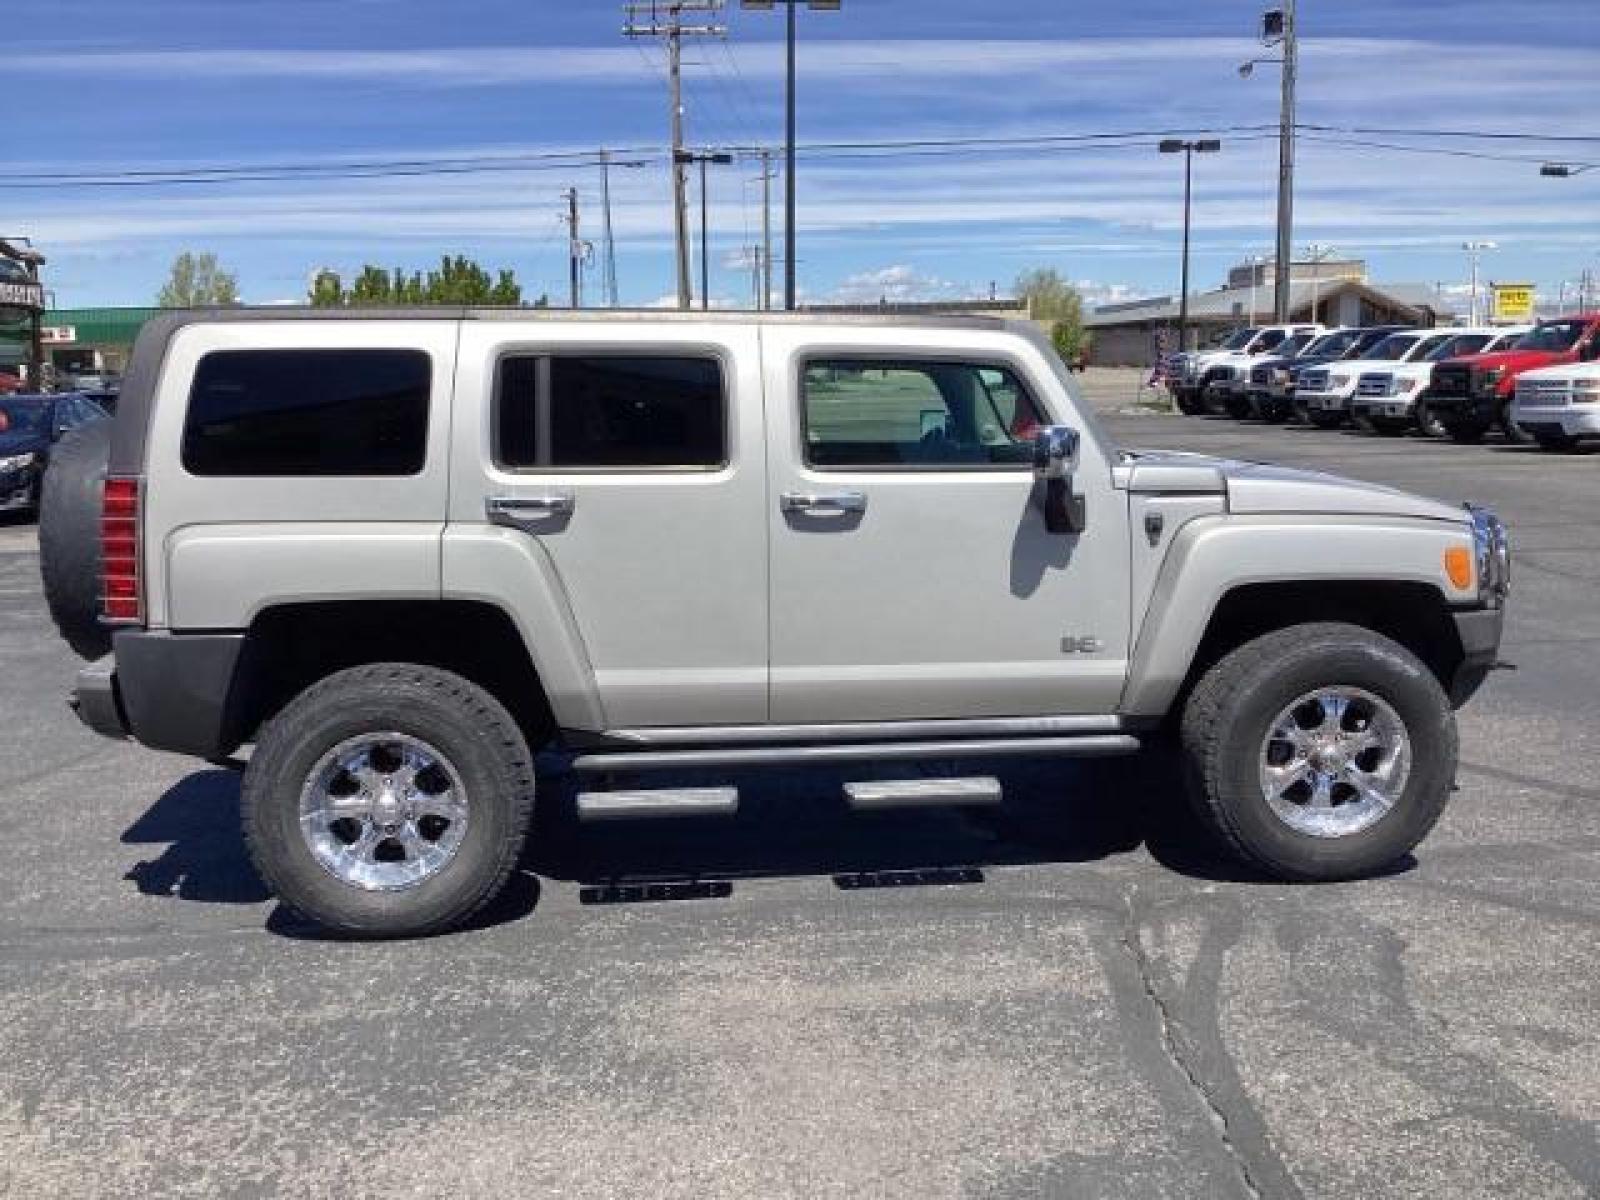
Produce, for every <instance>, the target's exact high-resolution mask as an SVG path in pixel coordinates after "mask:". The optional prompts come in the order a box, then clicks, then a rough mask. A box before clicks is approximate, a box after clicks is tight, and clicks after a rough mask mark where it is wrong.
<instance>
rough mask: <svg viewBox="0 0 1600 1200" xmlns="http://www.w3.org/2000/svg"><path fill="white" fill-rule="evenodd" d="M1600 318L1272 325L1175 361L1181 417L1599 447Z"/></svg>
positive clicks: (1171, 384)
mask: <svg viewBox="0 0 1600 1200" xmlns="http://www.w3.org/2000/svg"><path fill="white" fill-rule="evenodd" d="M1597 360H1600V313H1587V314H1579V315H1574V316H1564V317H1559V318H1555V319H1552V320H1545V321H1540V322H1538V323H1537V324H1534V325H1521V326H1511V327H1508V326H1482V327H1465V328H1463V327H1459V326H1457V327H1451V328H1441V329H1416V328H1407V327H1401V326H1373V327H1365V328H1351V329H1327V328H1324V327H1323V326H1320V325H1305V324H1301V325H1268V326H1262V327H1252V328H1248V329H1241V330H1239V331H1237V332H1235V333H1234V334H1233V335H1231V336H1230V337H1229V338H1228V339H1227V340H1226V341H1224V342H1223V343H1222V344H1221V345H1220V346H1218V347H1216V348H1214V349H1210V350H1205V351H1199V352H1192V353H1187V354H1180V355H1174V356H1172V357H1171V358H1169V359H1168V360H1167V361H1166V362H1165V363H1164V364H1163V372H1162V373H1163V376H1164V378H1165V380H1166V383H1167V387H1168V388H1169V390H1170V391H1171V393H1172V397H1173V402H1174V404H1175V406H1176V407H1177V408H1178V410H1179V411H1180V412H1183V413H1186V414H1189V415H1191V416H1192V415H1199V414H1203V413H1226V414H1227V415H1229V416H1232V417H1234V418H1236V419H1239V420H1244V419H1255V420H1261V421H1267V422H1272V423H1281V422H1285V421H1290V420H1295V421H1300V422H1303V423H1306V424H1309V425H1314V426H1316V427H1317V428H1319V429H1334V428H1338V427H1340V426H1344V425H1350V424H1354V425H1356V426H1357V427H1359V428H1362V429H1364V430H1366V431H1368V432H1371V433H1378V434H1386V435H1396V434H1402V433H1406V432H1411V431H1415V432H1418V433H1420V434H1423V435H1425V436H1428V437H1441V438H1449V439H1451V440H1454V441H1457V442H1462V443H1472V442H1479V441H1482V440H1483V438H1484V437H1485V436H1486V435H1488V434H1489V433H1490V432H1492V431H1498V432H1499V433H1500V434H1501V436H1502V437H1504V438H1505V439H1506V440H1507V441H1510V442H1515V443H1526V444H1533V443H1537V444H1538V445H1539V446H1540V447H1541V448H1543V449H1546V450H1570V449H1572V448H1574V447H1575V446H1577V445H1578V444H1579V443H1580V442H1581V441H1583V440H1585V439H1590V438H1600V361H1597Z"/></svg>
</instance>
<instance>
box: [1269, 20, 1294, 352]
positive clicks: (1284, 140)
mask: <svg viewBox="0 0 1600 1200" xmlns="http://www.w3.org/2000/svg"><path fill="white" fill-rule="evenodd" d="M1294 5H1295V0H1284V5H1283V9H1282V11H1281V20H1282V22H1283V31H1282V37H1283V100H1282V104H1281V106H1280V110H1279V113H1278V262H1277V265H1276V267H1275V268H1274V270H1273V274H1272V302H1273V303H1272V318H1273V320H1274V321H1276V322H1277V323H1278V324H1279V325H1282V324H1284V323H1285V322H1287V321H1288V320H1289V290H1290V287H1289V285H1290V283H1291V281H1292V280H1293V268H1294V89H1295V75H1296V73H1297V72H1298V71H1299V67H1300V62H1299V59H1300V44H1299V38H1298V37H1297V35H1296V32H1295V11H1294ZM1271 25H1272V20H1271V14H1268V19H1267V26H1268V28H1269V29H1270V28H1271Z"/></svg>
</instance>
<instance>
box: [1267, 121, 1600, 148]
mask: <svg viewBox="0 0 1600 1200" xmlns="http://www.w3.org/2000/svg"><path fill="white" fill-rule="evenodd" d="M1295 128H1297V129H1303V130H1309V131H1311V132H1313V133H1357V134H1372V135H1375V136H1377V137H1418V138H1477V139H1482V140H1484V141H1517V142H1590V143H1595V144H1600V136H1596V135H1591V134H1573V133H1523V132H1520V131H1516V130H1498V129H1497V130H1487V129H1398V128H1385V127H1379V126H1370V125H1307V124H1299V125H1296V126H1295Z"/></svg>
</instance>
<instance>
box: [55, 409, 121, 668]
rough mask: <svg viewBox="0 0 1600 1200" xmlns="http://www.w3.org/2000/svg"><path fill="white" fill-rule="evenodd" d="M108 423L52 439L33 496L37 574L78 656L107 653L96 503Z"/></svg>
mask: <svg viewBox="0 0 1600 1200" xmlns="http://www.w3.org/2000/svg"><path fill="white" fill-rule="evenodd" d="M110 453H111V422H110V421H91V422H90V423H89V424H87V425H81V426H79V427H78V428H77V429H74V430H73V431H72V432H71V433H69V434H67V435H66V436H65V437H63V438H62V439H61V440H60V441H59V442H57V443H56V445H55V447H54V449H53V450H52V451H51V453H50V465H49V466H48V467H46V468H45V473H44V488H43V494H42V495H41V497H40V501H39V573H40V575H42V576H43V577H44V598H45V603H46V604H48V605H49V606H50V616H51V619H52V620H54V621H55V623H56V628H57V629H59V630H60V631H61V636H62V637H63V638H65V639H66V641H67V644H68V645H69V646H71V647H72V648H73V649H74V650H75V651H77V652H78V654H80V655H82V656H83V657H84V658H89V659H94V658H102V657H104V656H105V655H107V654H109V653H111V631H110V630H109V629H107V628H106V627H105V626H104V625H102V624H101V623H100V508H101V505H102V503H103V501H104V493H105V479H106V460H107V458H108V457H109V455H110Z"/></svg>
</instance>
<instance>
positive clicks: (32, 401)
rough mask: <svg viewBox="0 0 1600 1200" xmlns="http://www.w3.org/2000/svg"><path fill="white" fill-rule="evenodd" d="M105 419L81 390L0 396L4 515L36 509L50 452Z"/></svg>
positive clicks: (103, 412) (1, 510)
mask: <svg viewBox="0 0 1600 1200" xmlns="http://www.w3.org/2000/svg"><path fill="white" fill-rule="evenodd" d="M105 419H106V410H105V409H103V408H101V407H100V405H98V404H96V403H95V402H94V401H93V400H91V399H89V397H87V396H84V395H80V394H78V393H76V392H66V393H63V394H62V395H59V396H0V513H5V512H17V511H23V512H34V511H37V510H38V507H39V484H40V481H41V480H43V479H44V469H45V465H46V464H47V463H48V462H49V461H50V448H51V447H52V446H54V445H55V444H56V442H58V441H60V440H61V437H62V435H63V434H65V433H67V432H68V431H69V430H72V429H76V428H77V427H78V426H79V425H83V424H86V423H88V422H90V421H104V420H105Z"/></svg>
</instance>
